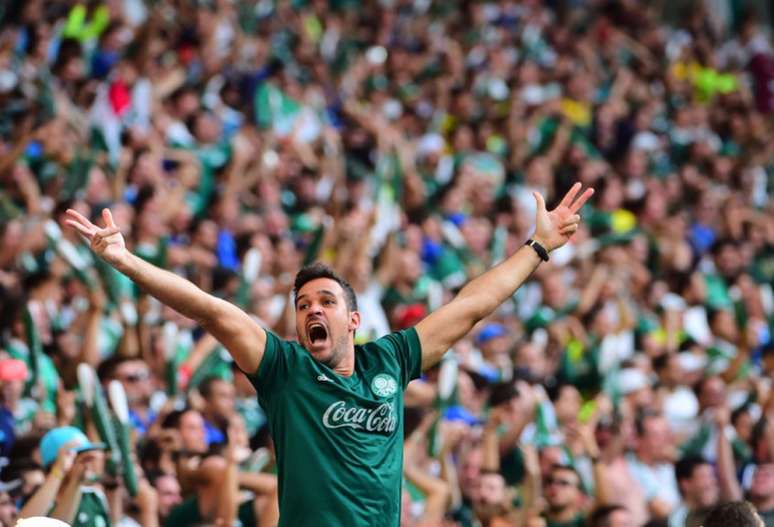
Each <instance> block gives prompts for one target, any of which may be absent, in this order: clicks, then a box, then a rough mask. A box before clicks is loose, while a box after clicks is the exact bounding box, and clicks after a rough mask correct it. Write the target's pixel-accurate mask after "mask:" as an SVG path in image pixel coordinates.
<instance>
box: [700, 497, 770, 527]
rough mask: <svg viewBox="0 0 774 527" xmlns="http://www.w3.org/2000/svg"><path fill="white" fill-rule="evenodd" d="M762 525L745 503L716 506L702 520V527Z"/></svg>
mask: <svg viewBox="0 0 774 527" xmlns="http://www.w3.org/2000/svg"><path fill="white" fill-rule="evenodd" d="M761 525H763V523H762V522H761V520H760V517H759V516H758V515H757V514H756V513H755V509H754V508H753V506H752V505H751V504H750V503H749V502H747V501H729V502H727V503H721V504H720V505H716V506H715V507H714V508H713V509H712V510H711V511H710V512H709V514H708V515H707V519H706V520H704V527H731V526H733V527H760V526H761Z"/></svg>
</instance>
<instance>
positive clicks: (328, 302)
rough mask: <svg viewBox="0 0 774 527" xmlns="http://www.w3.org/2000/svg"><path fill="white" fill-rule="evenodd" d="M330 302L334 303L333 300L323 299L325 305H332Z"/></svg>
mask: <svg viewBox="0 0 774 527" xmlns="http://www.w3.org/2000/svg"><path fill="white" fill-rule="evenodd" d="M330 304H333V300H324V301H323V305H324V306H327V305H330Z"/></svg>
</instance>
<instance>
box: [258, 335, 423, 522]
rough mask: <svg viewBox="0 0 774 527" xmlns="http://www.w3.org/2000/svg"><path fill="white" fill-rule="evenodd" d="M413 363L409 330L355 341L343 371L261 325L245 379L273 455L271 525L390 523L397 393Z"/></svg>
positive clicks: (394, 518) (417, 354) (396, 514)
mask: <svg viewBox="0 0 774 527" xmlns="http://www.w3.org/2000/svg"><path fill="white" fill-rule="evenodd" d="M421 363H422V356H421V349H420V343H419V337H418V336H417V332H416V330H415V329H414V328H409V329H407V330H403V331H401V332H398V333H392V334H390V335H386V336H384V337H382V338H380V339H378V340H375V341H373V342H369V343H367V344H364V345H356V346H355V371H354V373H353V375H352V376H351V377H343V376H340V375H337V374H336V373H334V372H333V370H331V369H330V368H328V367H327V366H325V365H324V364H321V363H319V362H317V361H316V360H315V359H314V358H312V356H311V355H310V354H309V352H308V351H306V349H304V348H303V347H302V346H301V345H300V344H298V343H297V342H289V341H283V340H280V339H279V338H277V337H276V336H275V335H273V334H272V333H269V332H268V331H267V339H266V349H265V351H264V355H263V359H262V360H261V365H260V367H259V368H258V371H257V372H256V373H255V374H253V375H250V376H249V377H250V380H251V382H252V383H253V385H254V386H255V388H256V390H257V391H258V400H259V401H260V403H261V406H262V407H263V408H264V410H265V411H266V414H267V417H268V420H269V426H270V429H271V435H272V438H273V439H274V444H275V448H276V452H277V467H278V473H279V499H280V522H279V525H280V527H282V526H285V527H289V526H298V525H315V526H318V527H326V526H331V527H333V526H341V525H346V526H348V527H359V526H363V527H366V526H369V527H370V526H371V525H374V522H375V521H378V524H379V525H383V526H397V525H398V524H399V522H400V503H401V480H402V469H403V390H404V389H405V388H406V385H407V384H408V383H409V381H411V380H412V379H415V378H417V377H419V375H420V373H421Z"/></svg>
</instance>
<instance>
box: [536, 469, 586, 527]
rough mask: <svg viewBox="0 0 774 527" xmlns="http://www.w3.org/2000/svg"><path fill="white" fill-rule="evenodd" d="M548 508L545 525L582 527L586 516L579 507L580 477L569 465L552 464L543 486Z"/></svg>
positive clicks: (550, 526) (551, 526) (552, 526)
mask: <svg viewBox="0 0 774 527" xmlns="http://www.w3.org/2000/svg"><path fill="white" fill-rule="evenodd" d="M543 492H544V494H545V499H546V504H547V505H548V510H547V511H546V512H545V519H546V525H547V527H584V526H585V525H586V516H585V515H584V514H583V511H582V510H581V508H580V503H581V494H582V492H583V491H581V479H580V475H578V473H577V472H576V470H575V469H574V468H572V467H571V466H569V465H554V466H553V467H552V468H551V471H550V472H549V474H548V478H547V479H546V482H545V486H544V491H543Z"/></svg>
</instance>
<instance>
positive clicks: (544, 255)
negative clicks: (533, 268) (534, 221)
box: [524, 238, 548, 262]
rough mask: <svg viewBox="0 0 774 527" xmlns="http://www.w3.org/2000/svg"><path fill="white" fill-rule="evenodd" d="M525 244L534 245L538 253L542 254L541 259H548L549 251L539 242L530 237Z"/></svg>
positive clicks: (545, 260)
mask: <svg viewBox="0 0 774 527" xmlns="http://www.w3.org/2000/svg"><path fill="white" fill-rule="evenodd" d="M524 245H529V246H530V247H532V248H533V249H534V250H535V252H536V253H537V255H538V256H540V259H541V260H543V261H544V262H547V261H548V251H546V248H545V247H543V246H542V245H540V244H539V243H538V242H536V241H535V240H533V239H532V238H530V239H529V240H527V243H525V244H524Z"/></svg>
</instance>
